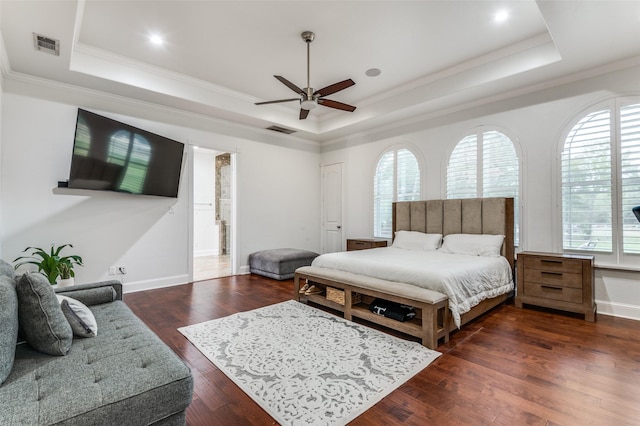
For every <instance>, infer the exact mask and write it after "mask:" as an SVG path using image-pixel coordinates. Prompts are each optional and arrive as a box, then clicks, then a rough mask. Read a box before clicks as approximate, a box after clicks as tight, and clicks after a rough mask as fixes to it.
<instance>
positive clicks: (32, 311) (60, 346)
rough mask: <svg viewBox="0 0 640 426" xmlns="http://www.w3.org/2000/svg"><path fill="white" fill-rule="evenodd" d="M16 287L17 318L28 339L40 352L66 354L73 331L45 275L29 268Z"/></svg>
mask: <svg viewBox="0 0 640 426" xmlns="http://www.w3.org/2000/svg"><path fill="white" fill-rule="evenodd" d="M16 290H17V293H18V320H19V321H20V326H21V328H22V331H23V332H24V334H25V338H26V339H27V342H29V344H30V345H31V346H33V347H34V348H35V349H37V350H39V351H41V352H44V353H47V354H50V355H66V354H67V352H69V348H70V347H71V342H72V340H73V331H72V330H71V326H70V325H69V322H68V321H67V319H66V318H65V317H64V314H63V313H62V309H60V303H58V298H57V297H56V294H55V292H54V291H53V288H52V287H51V284H49V281H47V279H46V277H45V276H44V275H42V274H39V273H30V272H27V273H25V274H24V275H22V276H21V277H20V278H19V279H18V283H17V285H16Z"/></svg>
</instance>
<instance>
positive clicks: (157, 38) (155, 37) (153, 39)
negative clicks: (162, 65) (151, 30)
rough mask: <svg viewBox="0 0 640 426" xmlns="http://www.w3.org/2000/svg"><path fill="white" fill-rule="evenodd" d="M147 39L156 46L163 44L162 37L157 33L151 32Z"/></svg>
mask: <svg viewBox="0 0 640 426" xmlns="http://www.w3.org/2000/svg"><path fill="white" fill-rule="evenodd" d="M149 41H150V42H151V43H153V44H155V45H156V46H162V45H163V44H164V39H163V38H162V36H160V35H158V34H151V35H150V36H149Z"/></svg>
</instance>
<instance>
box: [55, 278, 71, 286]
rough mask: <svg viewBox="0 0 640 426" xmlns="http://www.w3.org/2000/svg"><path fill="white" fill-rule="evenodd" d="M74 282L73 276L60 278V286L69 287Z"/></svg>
mask: <svg viewBox="0 0 640 426" xmlns="http://www.w3.org/2000/svg"><path fill="white" fill-rule="evenodd" d="M73 284H74V281H73V278H64V279H63V278H60V279H59V280H58V287H69V286H72V285H73Z"/></svg>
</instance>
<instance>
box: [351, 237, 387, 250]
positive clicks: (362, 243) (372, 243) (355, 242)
mask: <svg viewBox="0 0 640 426" xmlns="http://www.w3.org/2000/svg"><path fill="white" fill-rule="evenodd" d="M386 246H387V240H378V239H374V238H354V239H347V251H353V250H365V249H371V248H377V247H386Z"/></svg>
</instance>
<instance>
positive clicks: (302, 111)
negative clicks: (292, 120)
mask: <svg viewBox="0 0 640 426" xmlns="http://www.w3.org/2000/svg"><path fill="white" fill-rule="evenodd" d="M307 115H309V110H308V109H302V108H300V120H304V119H305V118H307Z"/></svg>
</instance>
